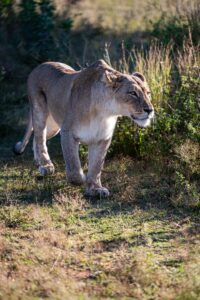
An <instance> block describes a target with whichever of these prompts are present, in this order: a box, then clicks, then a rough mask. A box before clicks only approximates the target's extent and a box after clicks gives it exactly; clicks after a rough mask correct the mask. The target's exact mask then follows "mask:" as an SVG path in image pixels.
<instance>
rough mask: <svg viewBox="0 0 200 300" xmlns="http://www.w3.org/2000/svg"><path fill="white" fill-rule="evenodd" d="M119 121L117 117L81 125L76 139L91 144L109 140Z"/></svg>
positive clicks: (77, 129) (99, 119)
mask: <svg viewBox="0 0 200 300" xmlns="http://www.w3.org/2000/svg"><path fill="white" fill-rule="evenodd" d="M116 121H117V117H116V116H114V117H113V116H112V117H107V118H100V117H99V118H95V119H94V120H92V121H90V122H88V123H86V124H84V125H83V124H80V125H79V126H78V127H77V128H76V129H75V137H76V138H77V139H79V140H80V142H81V143H84V144H90V143H95V142H99V141H101V140H108V139H110V138H111V137H112V135H113V131H114V129H115V124H116Z"/></svg>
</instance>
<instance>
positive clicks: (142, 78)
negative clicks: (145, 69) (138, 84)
mask: <svg viewBox="0 0 200 300" xmlns="http://www.w3.org/2000/svg"><path fill="white" fill-rule="evenodd" d="M132 76H135V77H138V78H139V79H140V80H142V81H143V82H145V81H146V79H145V77H144V75H142V74H141V73H139V72H134V73H133V74H132Z"/></svg>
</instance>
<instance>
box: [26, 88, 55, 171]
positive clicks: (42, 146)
mask: <svg viewBox="0 0 200 300" xmlns="http://www.w3.org/2000/svg"><path fill="white" fill-rule="evenodd" d="M31 98H32V99H31V100H32V108H33V129H34V140H33V151H34V158H35V161H36V164H37V165H38V167H39V171H40V173H41V175H43V176H44V175H47V174H51V173H54V170H55V169H54V165H53V163H52V162H51V159H50V157H49V154H48V150H47V145H46V139H47V118H48V115H49V112H48V107H47V103H46V99H45V97H44V95H43V94H42V93H37V95H35V96H34V97H31Z"/></svg>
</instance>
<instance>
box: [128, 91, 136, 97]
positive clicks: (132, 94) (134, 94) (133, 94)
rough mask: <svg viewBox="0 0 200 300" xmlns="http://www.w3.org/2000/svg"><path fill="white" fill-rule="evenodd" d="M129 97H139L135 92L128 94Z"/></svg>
mask: <svg viewBox="0 0 200 300" xmlns="http://www.w3.org/2000/svg"><path fill="white" fill-rule="evenodd" d="M128 94H129V95H131V96H134V97H137V93H136V92H135V91H131V92H128Z"/></svg>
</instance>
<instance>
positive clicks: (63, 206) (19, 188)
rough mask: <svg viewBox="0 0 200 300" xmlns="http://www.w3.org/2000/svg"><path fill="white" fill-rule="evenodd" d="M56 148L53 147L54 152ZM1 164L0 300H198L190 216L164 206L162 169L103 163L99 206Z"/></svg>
mask: <svg viewBox="0 0 200 300" xmlns="http://www.w3.org/2000/svg"><path fill="white" fill-rule="evenodd" d="M56 147H57V148H56ZM52 148H54V152H56V151H55V148H56V149H57V152H56V153H57V154H56V155H54V160H55V163H56V167H57V170H56V173H55V175H53V176H51V177H48V178H44V179H43V178H41V177H40V176H39V175H38V173H37V170H36V169H35V167H34V166H33V162H32V156H31V154H30V149H29V151H28V152H27V154H25V155H24V156H22V157H19V158H15V157H12V156H11V159H8V157H7V159H6V157H4V160H3V161H1V173H0V180H1V183H0V186H1V190H0V191H1V194H0V199H1V206H0V231H1V236H0V239H1V241H0V269H1V273H0V299H70V300H71V299H145V300H146V299H188V300H189V299H199V298H198V297H199V295H200V261H199V251H200V242H199V233H200V232H199V213H198V210H195V211H192V210H188V209H186V208H174V207H173V206H172V205H171V203H170V193H169V190H170V186H169V182H168V179H169V178H168V176H169V175H168V174H164V169H165V165H164V163H163V164H162V163H160V165H159V167H158V166H156V165H155V163H153V162H144V161H134V160H133V159H131V158H128V157H127V158H122V157H119V158H118V159H113V160H111V161H108V162H107V163H106V166H105V172H104V173H103V181H104V183H105V184H106V185H107V186H108V187H109V188H110V190H111V192H112V196H111V198H110V199H108V200H103V199H99V200H98V199H90V200H88V199H85V198H84V197H83V193H82V192H83V189H82V188H77V187H76V188H74V187H72V186H70V185H68V184H67V183H66V181H65V174H64V163H63V160H62V159H61V158H60V154H59V151H60V150H59V147H58V146H57V142H56V141H54V142H53V143H52V144H51V145H50V150H52Z"/></svg>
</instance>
